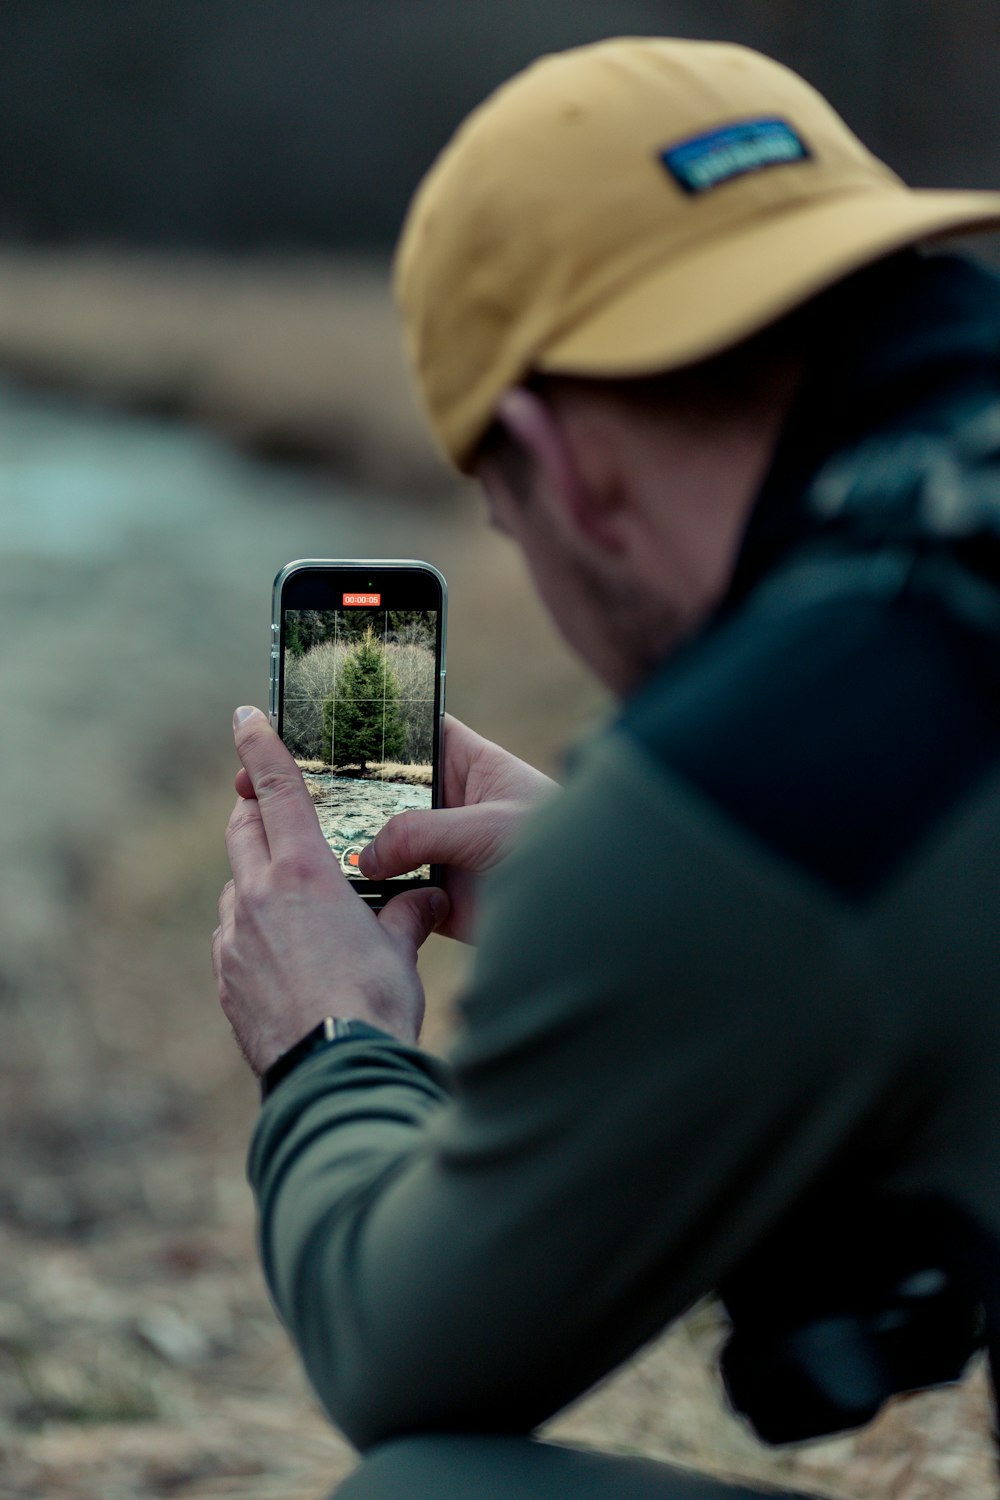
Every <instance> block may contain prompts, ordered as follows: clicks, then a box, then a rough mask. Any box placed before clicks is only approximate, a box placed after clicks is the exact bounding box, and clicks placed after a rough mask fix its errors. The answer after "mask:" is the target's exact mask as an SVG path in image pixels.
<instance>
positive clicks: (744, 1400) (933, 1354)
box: [719, 1199, 1000, 1444]
mask: <svg viewBox="0 0 1000 1500" xmlns="http://www.w3.org/2000/svg"><path fill="white" fill-rule="evenodd" d="M990 1249H991V1250H992V1246H991V1247H990ZM984 1273H985V1275H986V1276H988V1277H992V1278H993V1279H995V1280H996V1282H997V1284H998V1285H1000V1258H998V1259H997V1260H996V1261H995V1262H994V1261H993V1259H992V1254H988V1255H987V1256H985V1257H984V1255H983V1249H982V1241H981V1237H980V1236H979V1235H978V1234H977V1233H976V1232H975V1231H974V1230H973V1228H972V1227H971V1226H970V1225H968V1224H967V1223H966V1222H965V1221H964V1220H963V1219H962V1218H961V1217H960V1216H957V1215H956V1214H954V1213H953V1212H952V1211H951V1210H949V1209H947V1208H946V1207H945V1206H944V1205H942V1204H937V1203H929V1202H920V1203H915V1202H912V1201H911V1202H904V1201H900V1200H885V1201H883V1200H879V1199H868V1200H861V1201H857V1200H854V1201H850V1202H843V1203H842V1204H841V1205H840V1209H839V1212H838V1211H836V1210H833V1209H832V1207H831V1205H829V1204H828V1205H826V1207H825V1208H824V1209H823V1210H822V1211H819V1212H817V1211H815V1210H813V1211H811V1212H807V1213H806V1214H800V1215H797V1216H796V1219H795V1221H794V1222H791V1223H788V1224H786V1225H784V1226H783V1227H782V1228H780V1229H778V1230H776V1231H774V1232H773V1234H772V1235H769V1236H768V1238H767V1240H766V1242H765V1243H764V1244H762V1245H760V1246H759V1247H758V1248H757V1249H756V1250H755V1251H754V1252H753V1254H752V1255H751V1256H750V1257H748V1258H747V1259H746V1260H745V1261H744V1262H743V1263H742V1264H741V1265H740V1267H739V1268H738V1270H737V1271H736V1272H734V1274H733V1275H732V1276H730V1277H729V1278H727V1280H726V1282H725V1283H724V1284H723V1286H722V1287H721V1288H720V1291H721V1295H722V1298H723V1302H724V1304H725V1307H726V1311H727V1312H728V1314H729V1317H730V1320H731V1325H732V1329H731V1333H730V1336H729V1338H728V1341H727V1343H726V1345H725V1347H724V1349H723V1351H722V1354H721V1356H720V1361H719V1367H720V1372H721V1375H722V1379H723V1383H724V1385H725V1388H726V1392H727V1395H728V1397H729V1400H730V1402H731V1403H732V1405H733V1406H734V1407H735V1409H736V1410H737V1411H738V1412H739V1413H740V1414H741V1415H743V1416H744V1417H745V1418H746V1419H747V1420H748V1421H749V1423H750V1425H751V1426H752V1427H753V1429H754V1431H755V1432H756V1433H757V1435H758V1436H759V1437H760V1438H761V1439H763V1441H764V1442H767V1443H772V1444H781V1443H795V1442H805V1441H808V1440H810V1439H816V1438H821V1437H828V1436H830V1435H832V1434H834V1433H839V1432H846V1431H849V1430H851V1429H853V1428H857V1427H862V1426H864V1425H865V1424H866V1423H868V1422H870V1421H871V1420H872V1418H873V1417H875V1416H876V1415H877V1413H878V1412H879V1410H880V1409H881V1407H882V1406H883V1405H884V1403H885V1402H886V1401H887V1400H889V1399H890V1397H892V1396H897V1395H902V1394H904V1393H906V1392H912V1391H917V1390H923V1389H926V1388H928V1387H933V1386H941V1385H947V1384H952V1383H954V1382H956V1381H958V1380H960V1379H961V1378H962V1375H963V1372H964V1370H965V1367H966V1365H967V1364H968V1362H969V1360H970V1359H971V1357H972V1356H973V1355H974V1354H975V1353H976V1351H977V1350H978V1349H979V1348H980V1347H982V1345H983V1343H984V1340H985V1336H986V1327H985V1317H984V1295H983V1287H982V1284H981V1283H982V1281H983V1276H984ZM987 1300H988V1298H987Z"/></svg>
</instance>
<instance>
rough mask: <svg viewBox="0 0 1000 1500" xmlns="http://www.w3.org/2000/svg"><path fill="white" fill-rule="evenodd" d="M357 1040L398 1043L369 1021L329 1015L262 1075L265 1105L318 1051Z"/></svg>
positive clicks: (261, 1090) (283, 1053)
mask: <svg viewBox="0 0 1000 1500" xmlns="http://www.w3.org/2000/svg"><path fill="white" fill-rule="evenodd" d="M357 1037H361V1038H366V1037H367V1038H371V1039H374V1040H377V1041H393V1040H395V1038H394V1037H392V1035H391V1034H390V1033H389V1032H388V1031H382V1030H380V1029H379V1028H378V1027H377V1026H371V1025H369V1023H368V1022H367V1021H358V1020H355V1019H353V1018H350V1017H342V1016H326V1017H325V1018H324V1019H323V1020H322V1021H320V1023H319V1025H318V1026H314V1027H313V1028H312V1030H311V1031H307V1032H306V1034H305V1036H303V1037H300V1038H299V1040H298V1041H297V1042H295V1043H293V1045H292V1046H291V1047H289V1048H287V1049H286V1050H285V1051H284V1052H282V1053H279V1055H278V1056H277V1057H276V1058H275V1060H274V1062H273V1063H271V1065H270V1067H267V1068H265V1069H264V1071H263V1072H262V1073H261V1075H260V1097H261V1102H263V1101H264V1100H266V1099H269V1098H270V1096H271V1095H272V1094H273V1093H274V1090H275V1089H276V1088H277V1087H278V1085H279V1083H283V1082H284V1080H285V1079H286V1078H287V1077H288V1075H289V1074H290V1073H293V1072H294V1071H295V1069H296V1068H297V1067H299V1066H300V1064H302V1063H304V1062H305V1060H306V1058H308V1057H313V1056H315V1054H316V1053H317V1052H322V1051H325V1050H326V1049H327V1048H328V1047H334V1046H336V1045H337V1044H338V1042H345V1041H350V1040H351V1039H353V1038H357Z"/></svg>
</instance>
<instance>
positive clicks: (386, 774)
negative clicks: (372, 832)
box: [295, 760, 434, 796]
mask: <svg viewBox="0 0 1000 1500" xmlns="http://www.w3.org/2000/svg"><path fill="white" fill-rule="evenodd" d="M295 764H296V765H297V766H298V768H299V770H300V771H301V772H302V774H303V775H304V776H310V775H314V774H316V773H317V772H329V771H332V770H339V769H341V768H340V767H333V766H328V765H327V764H326V763H325V761H322V760H297V761H296V762H295ZM365 780H366V781H382V780H386V781H402V782H405V783H406V785H407V786H430V784H431V782H432V781H433V780H434V769H433V767H432V766H414V765H410V764H408V763H406V762H404V761H401V760H373V761H370V762H369V765H368V772H367V775H366V777H365ZM310 792H311V793H312V794H313V795H314V796H316V795H317V794H320V795H322V793H321V789H320V788H319V787H315V786H313V787H310Z"/></svg>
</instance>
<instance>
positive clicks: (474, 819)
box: [237, 714, 556, 942]
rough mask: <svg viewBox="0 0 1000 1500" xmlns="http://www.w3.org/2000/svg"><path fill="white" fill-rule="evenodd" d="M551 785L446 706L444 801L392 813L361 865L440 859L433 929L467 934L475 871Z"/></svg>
mask: <svg viewBox="0 0 1000 1500" xmlns="http://www.w3.org/2000/svg"><path fill="white" fill-rule="evenodd" d="M555 788H556V783H555V782H554V781H552V780H550V779H549V777H548V776H544V775H543V774H542V772H541V771H536V770H535V769H534V767H533V766H529V765H527V764H526V763H525V762H524V761H523V760H518V758H517V756H516V755H509V754H508V753H507V751H506V750H501V749H500V746H499V745H494V744H492V743H491V741H490V740H485V739H483V737H482V735H478V734H475V733H474V732H473V731H472V730H471V729H469V728H467V727H466V725H464V724H462V723H460V722H459V720H458V719H453V718H452V717H451V715H450V714H446V715H445V721H444V785H443V793H444V807H443V808H438V809H435V810H430V809H429V810H427V811H426V812H425V811H419V810H415V811H413V812H405V813H398V814H397V815H396V817H394V818H390V819H389V821H388V823H386V825H385V827H384V828H383V829H382V830H381V832H380V833H378V834H377V835H376V837H375V838H374V840H373V841H372V842H371V843H370V844H369V845H368V847H367V849H365V850H363V851H362V854H361V859H360V863H359V868H360V870H361V873H362V874H363V875H366V876H367V877H368V879H369V880H388V879H390V878H392V877H393V876H395V875H404V874H405V873H406V872H407V871H408V870H415V869H417V868H419V866H420V865H425V864H430V865H443V866H444V867H445V868H444V889H445V890H446V891H447V893H448V896H449V899H450V902H451V908H450V911H449V914H448V916H447V918H446V919H445V920H444V921H443V922H441V924H440V928H439V930H440V931H441V932H443V933H444V934H445V935H446V936H447V937H455V938H461V939H462V940H463V941H465V942H467V941H468V940H469V938H470V936H471V933H472V929H473V924H474V917H475V887H476V876H477V875H479V874H481V873H482V871H484V870H488V869H489V868H490V867H491V866H492V865H495V864H496V863H497V861H498V860H499V859H501V858H502V856H503V855H504V854H505V853H506V851H507V849H508V848H509V846H510V844H511V842H512V840H513V838H514V837H515V835H516V833H517V830H518V828H519V827H520V825H521V821H522V819H523V818H524V816H525V814H526V813H528V812H530V811H531V809H532V808H533V807H534V806H535V805H536V804H537V803H538V801H539V800H540V799H541V798H543V797H545V796H547V795H548V794H549V793H550V792H552V791H553V790H555ZM237 789H239V787H237Z"/></svg>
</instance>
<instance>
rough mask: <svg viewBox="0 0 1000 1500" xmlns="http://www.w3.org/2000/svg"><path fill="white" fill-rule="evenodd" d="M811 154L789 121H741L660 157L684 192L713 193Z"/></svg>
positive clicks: (806, 157) (681, 144)
mask: <svg viewBox="0 0 1000 1500" xmlns="http://www.w3.org/2000/svg"><path fill="white" fill-rule="evenodd" d="M811 155H812V152H811V151H810V150H809V148H808V146H807V145H806V143H805V142H804V141H803V140H802V138H801V136H798V135H796V133H795V131H794V130H793V129H792V127H791V126H790V125H789V124H788V121H787V120H780V119H777V118H774V119H763V120H741V121H739V122H738V123H737V124H735V125H725V126H723V127H722V128H721V129H719V130H710V131H709V132H708V133H707V134H706V135H696V136H693V137H692V138H691V140H688V141H682V142H681V143H680V145H679V146H671V147H669V149H668V150H666V151H662V152H661V153H660V160H661V161H662V163H663V165H664V166H665V167H666V169H667V171H668V172H669V173H670V175H671V176H672V177H673V178H674V180H675V181H676V182H678V183H679V184H680V186H681V187H682V188H683V189H684V191H685V193H691V194H697V193H707V192H710V191H711V189H712V188H717V187H721V186H722V184H723V183H724V182H730V181H732V179H733V178H734V177H743V176H745V175H746V174H747V173H748V172H760V171H762V170H763V169H764V168H765V167H781V166H789V165H791V164H792V163H793V162H798V161H805V160H807V159H808V158H809V157H810V156H811Z"/></svg>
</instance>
